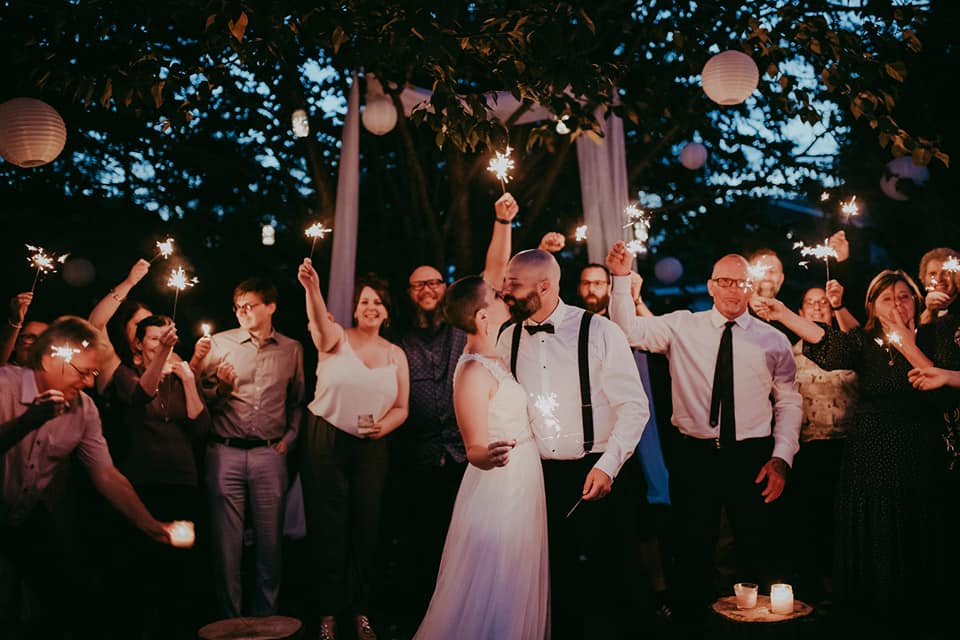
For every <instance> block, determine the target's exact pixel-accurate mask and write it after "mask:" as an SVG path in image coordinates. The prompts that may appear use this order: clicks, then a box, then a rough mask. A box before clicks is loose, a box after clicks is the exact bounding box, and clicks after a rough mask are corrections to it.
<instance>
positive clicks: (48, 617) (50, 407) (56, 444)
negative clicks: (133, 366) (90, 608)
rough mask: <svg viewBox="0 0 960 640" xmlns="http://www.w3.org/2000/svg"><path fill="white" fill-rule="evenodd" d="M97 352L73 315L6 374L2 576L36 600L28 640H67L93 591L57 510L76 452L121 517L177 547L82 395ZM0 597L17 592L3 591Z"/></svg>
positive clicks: (1, 394)
mask: <svg viewBox="0 0 960 640" xmlns="http://www.w3.org/2000/svg"><path fill="white" fill-rule="evenodd" d="M54 347H57V348H58V350H54ZM99 349H100V338H99V332H98V331H97V330H96V329H95V328H94V327H93V326H92V325H90V324H89V323H88V322H87V321H85V320H83V319H81V318H77V317H72V316H65V317H63V318H60V319H58V320H57V321H55V322H54V323H53V324H52V325H50V327H49V328H48V329H47V330H46V331H44V332H43V333H42V334H41V335H40V336H39V337H38V338H37V340H36V343H35V344H34V345H33V348H32V349H31V351H30V355H29V359H28V361H27V362H26V363H25V364H27V365H28V367H2V368H0V489H2V495H0V576H2V577H3V582H7V581H9V580H11V579H13V580H15V579H16V578H17V577H18V578H19V579H22V580H23V581H24V582H25V583H26V584H27V585H28V586H29V587H30V589H31V590H33V591H34V592H35V593H36V595H37V597H38V604H39V605H40V607H39V610H37V611H35V612H33V614H34V617H35V618H36V619H35V620H27V621H25V622H26V624H27V627H26V628H25V629H24V631H25V632H26V633H27V634H28V637H34V636H31V635H29V634H31V633H36V634H37V635H36V636H35V637H43V638H48V637H49V638H58V637H61V635H62V634H63V633H64V632H65V631H67V630H69V629H70V627H72V626H73V625H74V624H75V623H76V621H77V620H78V619H79V617H78V615H77V614H78V613H79V612H77V611H75V610H74V609H75V608H76V607H77V605H78V603H79V602H80V599H78V597H77V593H78V592H79V591H78V590H82V589H84V588H88V587H87V585H82V584H79V582H78V579H79V577H80V576H79V575H78V572H77V567H76V564H75V562H74V561H73V560H72V558H73V557H75V555H74V554H75V553H77V551H78V550H76V549H71V547H70V545H71V542H72V538H71V537H70V536H68V535H66V534H65V532H64V531H63V530H62V528H61V524H60V523H61V522H62V517H61V516H62V514H60V513H59V509H58V508H57V505H58V498H60V494H61V490H62V488H63V486H64V483H65V481H66V480H67V476H66V473H67V470H68V467H69V461H70V460H71V457H72V455H73V454H74V453H76V457H77V458H78V459H79V461H80V462H81V463H82V464H83V466H84V467H85V468H86V470H87V473H88V474H89V476H90V479H91V481H92V483H93V486H94V487H95V488H96V489H97V490H98V491H99V492H100V493H101V494H103V496H104V497H105V498H106V499H107V500H108V501H109V502H110V503H111V504H112V505H113V506H114V507H115V508H116V509H117V510H118V511H120V512H121V513H122V514H123V515H124V516H126V517H127V518H128V519H129V520H130V521H131V522H132V523H133V524H134V525H135V526H137V527H138V528H139V529H140V530H142V531H143V532H144V533H146V534H147V535H149V536H150V537H151V538H152V539H153V540H155V541H157V542H160V543H164V544H166V543H169V535H168V533H167V528H168V526H169V525H165V524H163V523H161V522H158V521H157V520H156V519H154V518H153V516H151V515H150V513H149V511H147V509H146V507H144V505H143V503H142V502H141V501H140V499H139V498H138V497H137V494H136V493H135V491H134V489H133V487H132V486H131V485H130V482H129V481H128V480H127V479H126V478H125V477H124V476H123V475H122V474H121V473H120V472H119V471H118V470H117V468H116V467H115V466H114V464H113V460H112V459H111V457H110V453H109V450H108V449H107V444H106V441H105V440H104V438H103V432H102V430H101V425H100V416H99V414H98V412H97V408H96V406H95V405H94V403H93V401H92V400H91V399H90V397H89V396H87V395H86V393H84V389H87V388H89V387H91V386H92V385H93V383H94V381H95V380H96V377H97V375H98V374H99V370H98V368H97V367H98V366H99V364H100V351H99ZM14 584H16V583H15V582H14ZM6 586H10V585H9V584H7V585H0V587H6ZM0 594H3V596H9V595H11V594H10V592H9V591H7V590H5V589H3V588H0ZM13 596H14V599H16V598H15V593H14V594H13ZM13 604H14V603H13V602H10V601H6V599H5V598H3V599H0V622H8V621H9V620H10V618H13V619H14V620H16V618H17V614H18V613H19V612H18V611H17V610H16V609H15V608H14V609H11V608H10V607H11V605H13ZM65 614H66V615H65ZM14 634H16V631H14Z"/></svg>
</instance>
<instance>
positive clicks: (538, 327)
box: [523, 324, 553, 335]
mask: <svg viewBox="0 0 960 640" xmlns="http://www.w3.org/2000/svg"><path fill="white" fill-rule="evenodd" d="M523 328H524V329H526V330H527V333H529V334H530V335H534V334H537V333H540V332H541V331H546V332H547V333H553V325H552V324H526V325H524V326H523Z"/></svg>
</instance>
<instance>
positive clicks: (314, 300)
mask: <svg viewBox="0 0 960 640" xmlns="http://www.w3.org/2000/svg"><path fill="white" fill-rule="evenodd" d="M297 280H299V281H300V284H301V285H303V289H304V291H305V292H306V302H307V319H308V320H309V321H310V337H312V338H313V344H314V345H315V346H316V347H317V351H318V352H320V354H327V353H331V352H333V350H334V349H336V347H337V345H338V344H340V341H341V340H342V339H343V328H342V327H341V326H340V325H338V324H337V323H336V322H335V321H334V319H333V316H332V315H331V314H330V312H329V311H328V310H327V303H326V302H325V301H324V299H323V294H321V293H320V276H318V275H317V272H316V270H315V269H314V268H313V261H312V260H310V258H304V259H303V264H301V265H300V270H299V271H297Z"/></svg>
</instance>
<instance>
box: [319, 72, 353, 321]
mask: <svg viewBox="0 0 960 640" xmlns="http://www.w3.org/2000/svg"><path fill="white" fill-rule="evenodd" d="M359 222H360V84H359V83H358V82H357V74H356V73H354V74H353V84H351V85H350V93H349V97H348V98H347V115H346V117H345V118H344V121H343V137H342V139H341V144H340V169H339V173H338V175H337V205H336V214H335V217H334V221H333V251H332V253H331V255H330V286H329V287H327V308H329V309H330V313H332V314H333V317H334V318H335V319H336V320H337V322H339V323H340V324H341V325H343V326H344V327H349V326H351V324H352V322H353V309H352V308H351V307H352V306H353V286H354V285H353V283H354V278H355V275H356V262H357V225H358V224H359Z"/></svg>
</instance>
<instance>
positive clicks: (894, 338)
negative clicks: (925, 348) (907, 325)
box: [887, 331, 903, 347]
mask: <svg viewBox="0 0 960 640" xmlns="http://www.w3.org/2000/svg"><path fill="white" fill-rule="evenodd" d="M887 342H889V343H890V344H892V345H894V346H897V347H902V346H903V338H901V337H900V334H899V333H897V332H896V331H891V332H889V333H888V334H887Z"/></svg>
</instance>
